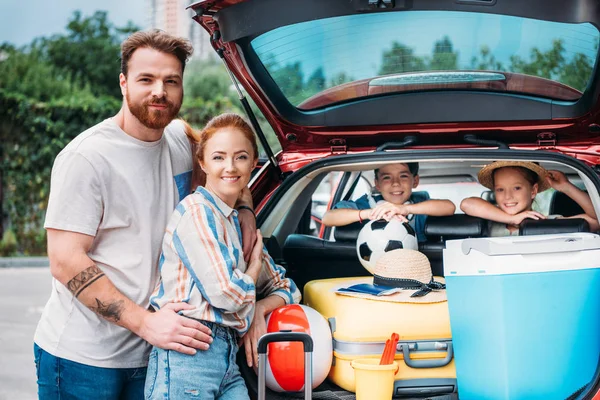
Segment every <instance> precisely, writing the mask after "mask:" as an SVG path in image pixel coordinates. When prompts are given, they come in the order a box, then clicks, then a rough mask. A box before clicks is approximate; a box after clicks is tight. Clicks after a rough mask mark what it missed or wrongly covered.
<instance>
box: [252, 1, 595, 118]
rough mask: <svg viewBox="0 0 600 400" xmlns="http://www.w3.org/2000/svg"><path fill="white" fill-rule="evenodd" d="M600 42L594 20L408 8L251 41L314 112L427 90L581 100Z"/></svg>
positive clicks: (286, 88)
mask: <svg viewBox="0 0 600 400" xmlns="http://www.w3.org/2000/svg"><path fill="white" fill-rule="evenodd" d="M598 42H599V32H598V29H597V28H596V27H595V26H593V25H592V24H590V23H581V24H567V23H559V22H549V21H541V20H534V19H527V18H521V17H512V16H502V15H494V14H481V13H469V12H455V11H447V12H444V11H403V12H387V13H378V14H364V15H348V16H342V17H334V18H326V19H321V20H315V21H308V22H303V23H298V24H294V25H289V26H284V27H281V28H278V29H275V30H273V31H269V32H267V33H264V34H262V35H260V36H258V37H256V38H255V39H254V40H253V41H252V43H251V44H252V48H253V49H254V51H255V52H256V54H257V55H258V57H259V59H260V60H261V62H262V63H263V65H264V66H265V68H266V70H267V71H268V72H269V74H270V76H271V77H272V79H273V80H274V82H275V83H276V84H277V85H278V87H279V88H280V90H281V91H282V93H283V94H284V95H285V97H286V98H287V99H288V101H289V102H290V103H291V104H292V105H294V106H295V107H298V108H299V109H315V108H319V107H322V106H326V105H329V104H333V103H336V102H340V101H349V100H354V99H357V98H362V97H367V96H377V95H383V94H388V93H398V92H414V91H425V90H459V89H461V90H464V89H469V90H486V91H499V92H509V93H517V94H529V95H534V96H540V97H545V98H552V99H558V100H565V101H575V100H577V99H578V98H579V97H581V94H582V92H584V91H585V89H586V88H587V87H588V85H589V83H590V80H591V78H592V75H593V70H594V66H595V63H596V59H597V54H598Z"/></svg>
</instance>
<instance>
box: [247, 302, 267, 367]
mask: <svg viewBox="0 0 600 400" xmlns="http://www.w3.org/2000/svg"><path fill="white" fill-rule="evenodd" d="M265 333H267V322H266V319H265V312H264V310H263V309H262V307H260V306H259V305H258V304H257V306H256V310H255V312H254V319H253V320H252V324H251V325H250V329H248V332H246V334H245V335H244V337H243V338H242V340H243V342H244V350H245V351H246V362H247V363H248V366H249V367H252V366H253V365H254V366H257V367H258V339H260V338H261V336H262V335H264V334H265Z"/></svg>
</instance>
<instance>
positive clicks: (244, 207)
mask: <svg viewBox="0 0 600 400" xmlns="http://www.w3.org/2000/svg"><path fill="white" fill-rule="evenodd" d="M237 210H238V211H240V210H248V211H250V212H251V213H252V215H254V219H256V213H255V212H254V210H253V209H252V208H251V207H248V206H238V208H237Z"/></svg>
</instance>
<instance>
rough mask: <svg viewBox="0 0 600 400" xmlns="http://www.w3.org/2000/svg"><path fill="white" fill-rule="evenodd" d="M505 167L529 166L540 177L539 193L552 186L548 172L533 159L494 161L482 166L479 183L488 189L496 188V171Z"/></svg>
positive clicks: (538, 180) (538, 181) (478, 175)
mask: <svg viewBox="0 0 600 400" xmlns="http://www.w3.org/2000/svg"><path fill="white" fill-rule="evenodd" d="M504 167H523V168H527V169H528V170H530V171H533V172H534V173H535V174H536V175H537V177H538V179H537V184H538V193H540V192H543V191H544V190H546V189H548V188H550V185H549V184H548V181H547V180H546V177H547V176H548V172H547V171H546V170H545V169H544V168H542V167H540V166H539V165H538V164H536V163H533V162H531V161H494V162H493V163H491V164H488V165H486V166H485V167H483V168H481V170H480V171H479V173H478V174H477V178H478V179H479V183H481V184H482V185H483V186H485V187H486V188H488V189H491V190H494V171H495V170H497V169H498V168H504Z"/></svg>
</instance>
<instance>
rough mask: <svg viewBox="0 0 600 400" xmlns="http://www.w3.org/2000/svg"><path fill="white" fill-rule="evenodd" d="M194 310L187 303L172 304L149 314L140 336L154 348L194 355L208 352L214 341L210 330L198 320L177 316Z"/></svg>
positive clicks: (145, 318) (144, 321)
mask: <svg viewBox="0 0 600 400" xmlns="http://www.w3.org/2000/svg"><path fill="white" fill-rule="evenodd" d="M193 308H194V306H191V305H189V304H187V303H170V304H167V305H166V306H164V307H163V308H161V309H160V310H158V311H157V312H155V313H148V315H146V316H145V317H144V320H143V323H142V326H141V328H140V332H139V334H138V335H139V336H140V337H142V339H144V340H146V341H147V342H148V343H150V344H151V345H153V346H156V347H160V348H161V349H165V350H175V351H177V352H179V353H183V354H189V355H194V354H196V349H198V350H207V349H208V346H209V344H210V343H212V341H213V339H212V337H211V336H210V335H211V332H210V329H208V327H207V326H206V325H204V324H201V323H200V322H198V321H196V320H193V319H191V318H186V317H182V316H181V315H179V314H177V312H178V311H181V310H191V309H193Z"/></svg>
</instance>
